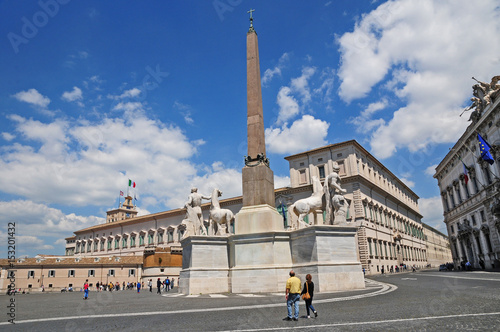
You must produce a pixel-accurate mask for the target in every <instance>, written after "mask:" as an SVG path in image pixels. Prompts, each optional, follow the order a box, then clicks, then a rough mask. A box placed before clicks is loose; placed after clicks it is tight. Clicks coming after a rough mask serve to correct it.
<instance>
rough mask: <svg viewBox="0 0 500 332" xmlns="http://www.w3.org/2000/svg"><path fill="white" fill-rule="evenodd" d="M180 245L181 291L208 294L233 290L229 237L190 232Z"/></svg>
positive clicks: (183, 292)
mask: <svg viewBox="0 0 500 332" xmlns="http://www.w3.org/2000/svg"><path fill="white" fill-rule="evenodd" d="M181 245H182V270H181V272H180V275H179V292H180V293H182V294H200V293H202V294H209V293H227V292H229V291H230V288H229V278H228V276H229V266H228V261H229V258H228V245H227V237H222V236H202V235H196V236H189V237H187V238H185V239H183V240H182V241H181Z"/></svg>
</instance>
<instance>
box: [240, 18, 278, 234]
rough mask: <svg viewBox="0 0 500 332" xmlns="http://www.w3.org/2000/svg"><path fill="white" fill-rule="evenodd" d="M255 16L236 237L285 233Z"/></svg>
mask: <svg viewBox="0 0 500 332" xmlns="http://www.w3.org/2000/svg"><path fill="white" fill-rule="evenodd" d="M252 12H253V10H250V11H249V13H250V28H249V30H248V33H247V143H248V155H247V156H246V157H245V167H243V170H242V186H243V208H242V209H241V210H240V212H239V213H238V214H237V215H236V222H235V233H236V234H245V233H260V232H266V231H278V230H283V219H282V218H281V216H280V215H279V213H278V212H277V211H276V209H275V207H274V206H275V198H274V174H273V171H272V170H271V168H270V167H269V160H268V159H267V157H266V141H265V129H264V112H263V107H262V91H261V82H260V65H259V45H258V39H257V33H256V32H255V29H254V27H253V17H252Z"/></svg>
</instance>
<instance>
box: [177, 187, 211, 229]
mask: <svg viewBox="0 0 500 332" xmlns="http://www.w3.org/2000/svg"><path fill="white" fill-rule="evenodd" d="M203 199H206V200H208V199H210V196H204V195H202V194H200V193H198V188H196V187H193V188H192V189H191V194H190V195H189V197H188V201H187V202H186V204H185V205H184V207H185V208H186V210H187V212H186V217H185V219H184V220H183V221H182V223H183V224H185V225H186V232H185V233H184V236H183V237H188V236H189V235H207V231H206V229H205V227H204V225H203V214H202V212H201V203H202V200H203ZM188 229H189V230H190V231H189V232H188Z"/></svg>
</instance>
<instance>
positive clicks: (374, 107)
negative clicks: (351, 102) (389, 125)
mask: <svg viewBox="0 0 500 332" xmlns="http://www.w3.org/2000/svg"><path fill="white" fill-rule="evenodd" d="M387 104H388V102H387V99H386V98H383V99H382V100H380V101H378V102H374V103H371V104H369V105H368V107H366V108H365V109H364V110H363V111H362V112H361V114H360V115H359V116H357V117H355V118H352V119H350V120H349V122H350V123H352V124H354V125H355V126H356V131H357V132H358V133H365V132H368V131H371V130H372V129H373V128H375V127H379V126H381V125H383V124H385V121H384V120H383V119H372V115H373V114H375V113H376V112H378V111H380V110H383V109H384V108H386V107H387Z"/></svg>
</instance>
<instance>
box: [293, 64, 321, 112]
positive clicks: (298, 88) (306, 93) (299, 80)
mask: <svg viewBox="0 0 500 332" xmlns="http://www.w3.org/2000/svg"><path fill="white" fill-rule="evenodd" d="M315 72H316V68H314V67H304V68H302V75H301V76H299V77H296V78H292V81H291V82H290V86H291V88H292V90H293V91H294V92H297V93H299V94H300V95H301V96H302V103H303V104H307V103H308V102H309V101H311V91H310V88H309V79H310V78H311V77H312V76H313V75H314V73H315Z"/></svg>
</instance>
